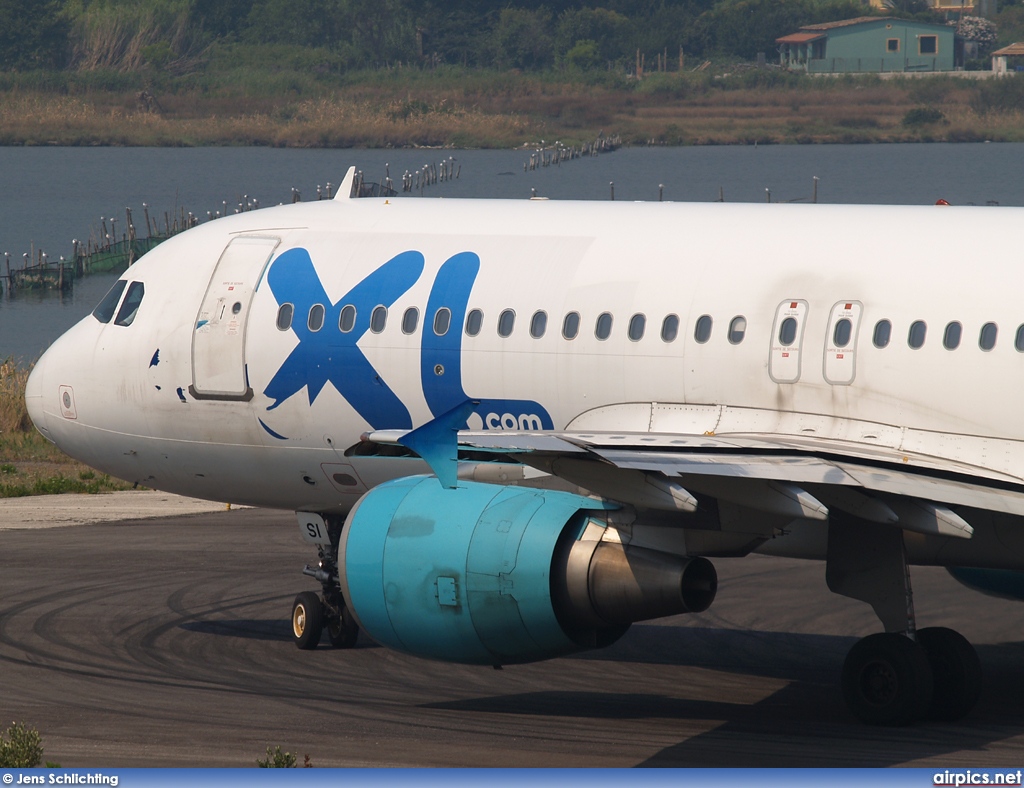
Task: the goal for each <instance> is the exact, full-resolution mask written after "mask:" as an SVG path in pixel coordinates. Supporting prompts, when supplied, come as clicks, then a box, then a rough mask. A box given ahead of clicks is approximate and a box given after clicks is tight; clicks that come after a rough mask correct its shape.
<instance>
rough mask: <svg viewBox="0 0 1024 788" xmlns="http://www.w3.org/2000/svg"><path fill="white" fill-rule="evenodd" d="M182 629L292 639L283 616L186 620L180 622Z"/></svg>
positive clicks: (215, 633) (251, 638)
mask: <svg viewBox="0 0 1024 788" xmlns="http://www.w3.org/2000/svg"><path fill="white" fill-rule="evenodd" d="M179 626H180V627H181V629H184V630H187V631H189V632H198V633H200V634H202V635H221V636H223V637H233V638H246V639H248V640H281V641H290V640H291V639H292V633H291V629H290V628H289V624H288V621H286V620H285V619H282V618H270V619H255V618H240V619H231V620H225V619H218V620H216V621H186V622H184V623H183V624H179Z"/></svg>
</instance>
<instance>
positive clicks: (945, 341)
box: [942, 321, 963, 350]
mask: <svg viewBox="0 0 1024 788" xmlns="http://www.w3.org/2000/svg"><path fill="white" fill-rule="evenodd" d="M962 334H963V326H961V325H960V324H959V323H957V322H956V321H953V322H952V323H949V324H947V325H946V330H945V331H944V332H942V346H943V347H944V348H946V350H956V349H957V348H958V347H960V336H961V335H962Z"/></svg>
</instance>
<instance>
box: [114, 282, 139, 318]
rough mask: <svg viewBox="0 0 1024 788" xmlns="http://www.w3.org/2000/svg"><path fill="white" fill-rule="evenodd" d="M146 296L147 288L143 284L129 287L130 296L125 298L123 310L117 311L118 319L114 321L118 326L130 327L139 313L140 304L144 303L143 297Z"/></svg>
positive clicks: (136, 283)
mask: <svg viewBox="0 0 1024 788" xmlns="http://www.w3.org/2000/svg"><path fill="white" fill-rule="evenodd" d="M145 294H146V286H145V285H144V284H142V282H132V283H131V284H130V285H128V294H127V295H126V296H125V297H124V302H123V303H122V304H121V308H120V309H119V310H118V311H117V318H116V319H115V320H114V325H116V326H130V325H131V324H132V321H133V320H135V315H137V314H138V312H139V304H141V303H142V296H144V295H145Z"/></svg>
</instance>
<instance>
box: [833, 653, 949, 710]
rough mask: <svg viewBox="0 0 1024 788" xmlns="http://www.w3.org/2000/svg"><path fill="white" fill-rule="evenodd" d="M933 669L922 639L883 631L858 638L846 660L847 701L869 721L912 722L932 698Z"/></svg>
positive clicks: (850, 706) (845, 694)
mask: <svg viewBox="0 0 1024 788" xmlns="http://www.w3.org/2000/svg"><path fill="white" fill-rule="evenodd" d="M932 683H933V682H932V669H931V666H930V665H929V663H928V656H927V655H926V654H925V651H924V649H923V648H922V647H921V645H920V644H918V643H916V642H914V641H913V640H911V639H910V638H908V637H905V636H904V635H900V634H895V633H880V634H877V635H869V636H868V637H866V638H863V639H862V640H859V641H858V642H857V643H856V644H855V645H854V647H853V648H852V649H850V653H849V654H848V655H847V657H846V662H845V663H844V664H843V678H842V686H843V697H844V699H845V700H846V705H847V706H848V707H849V709H850V711H852V712H853V714H854V715H856V716H857V717H858V718H859V719H860V720H861V721H862V722H865V723H867V724H868V725H909V724H910V723H912V722H916V721H918V720H921V719H924V717H925V716H926V715H927V714H928V711H929V708H930V706H931V701H932Z"/></svg>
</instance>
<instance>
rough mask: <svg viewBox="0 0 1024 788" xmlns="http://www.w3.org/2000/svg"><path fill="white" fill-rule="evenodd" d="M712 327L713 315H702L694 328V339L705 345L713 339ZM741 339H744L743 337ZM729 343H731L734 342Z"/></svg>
mask: <svg viewBox="0 0 1024 788" xmlns="http://www.w3.org/2000/svg"><path fill="white" fill-rule="evenodd" d="M733 322H734V323H735V322H736V321H735V320H734V321H733ZM711 326H712V320H711V315H701V316H700V317H698V318H697V325H695V326H694V327H693V338H694V339H695V340H697V342H699V343H700V344H702V345H703V344H704V343H705V342H707V341H708V340H709V339H711ZM740 339H743V337H742V335H741V336H740ZM729 341H730V342H731V341H732V340H729ZM734 344H735V343H734Z"/></svg>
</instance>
